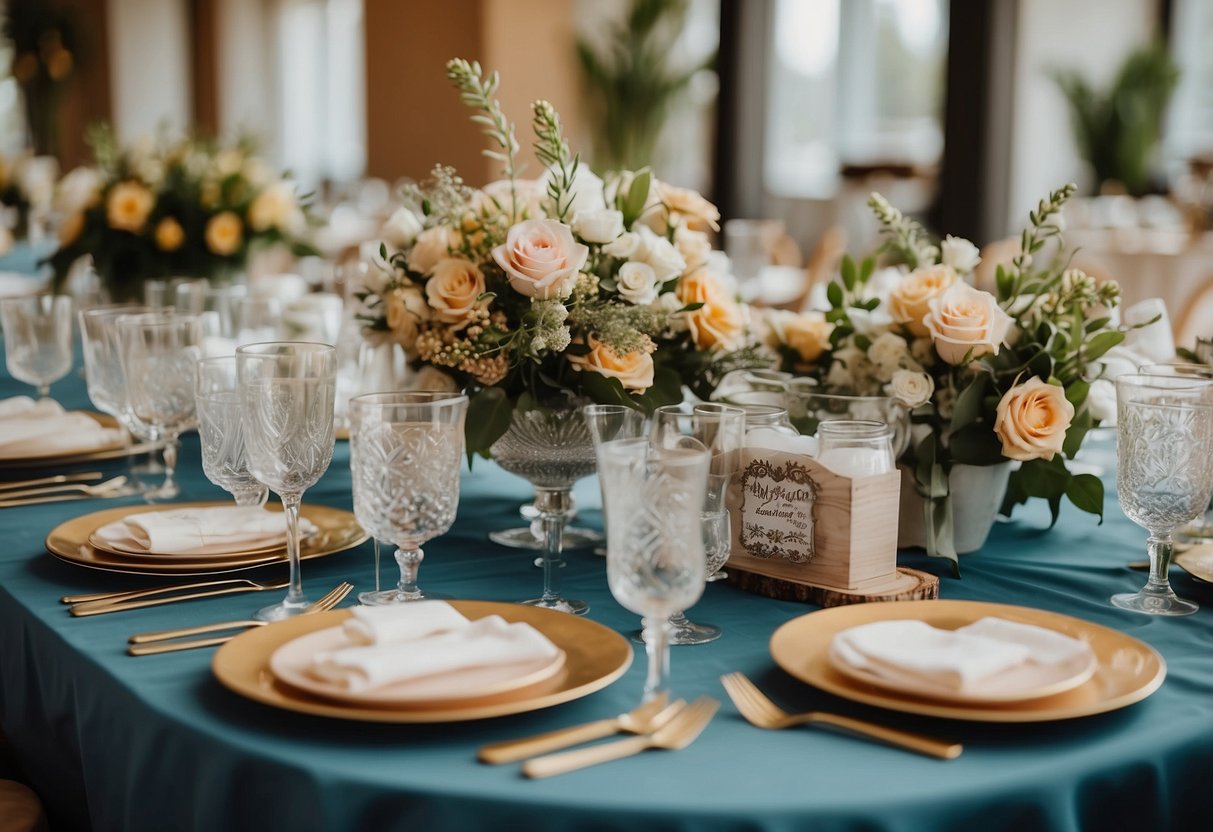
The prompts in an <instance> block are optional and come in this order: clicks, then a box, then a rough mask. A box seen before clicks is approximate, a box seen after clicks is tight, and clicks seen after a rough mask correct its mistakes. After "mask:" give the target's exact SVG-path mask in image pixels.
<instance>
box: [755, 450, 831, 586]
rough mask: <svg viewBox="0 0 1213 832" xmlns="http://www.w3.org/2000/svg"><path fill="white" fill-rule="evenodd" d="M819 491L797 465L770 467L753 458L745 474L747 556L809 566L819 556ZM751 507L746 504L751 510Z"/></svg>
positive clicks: (806, 471) (800, 466)
mask: <svg viewBox="0 0 1213 832" xmlns="http://www.w3.org/2000/svg"><path fill="white" fill-rule="evenodd" d="M819 491H820V486H819V485H818V484H817V482H816V481H815V480H814V479H813V477H812V475H811V474H810V473H809V469H808V468H806V467H805V466H804V465H801V464H800V463H798V462H788V463H787V464H785V465H778V466H776V465H771V463H770V462H768V461H767V460H765V459H755V460H754V461H753V462H751V463H750V464H749V465H748V466H746V469H745V471H744V472H743V473H742V475H741V508H740V515H741V533H740V535H739V537H738V540H739V542H740V543H741V546H742V548H743V549H745V551H746V554H748V555H750V556H752V557H756V558H768V559H770V558H779V559H780V560H786V561H788V562H789V563H811V562H812V561H813V559H814V558H815V557H816V556H817V549H816V545H815V543H814V536H815V529H816V526H817V494H818V492H819ZM747 504H748V505H747Z"/></svg>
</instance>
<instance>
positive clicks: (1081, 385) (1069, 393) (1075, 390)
mask: <svg viewBox="0 0 1213 832" xmlns="http://www.w3.org/2000/svg"><path fill="white" fill-rule="evenodd" d="M1090 392H1091V385H1090V384H1087V382H1085V381H1083V380H1082V379H1078V380H1077V381H1072V382H1070V386H1069V387H1067V388H1066V401H1068V402H1069V403H1070V404H1072V405H1074V407H1075V408H1079V407H1082V403H1083V402H1085V401H1086V400H1087V394H1088V393H1090Z"/></svg>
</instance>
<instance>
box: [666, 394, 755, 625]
mask: <svg viewBox="0 0 1213 832" xmlns="http://www.w3.org/2000/svg"><path fill="white" fill-rule="evenodd" d="M679 436H689V437H693V438H694V439H696V440H698V441H699V442H700V443H702V444H703V445H704V446H705V447H706V448H707V449H708V452H709V453H710V455H711V464H710V468H709V471H708V479H707V483H708V484H707V493H706V495H705V497H704V502H703V505H702V506H701V508H700V526H701V538H702V541H701V542H702V543H703V544H704V551H705V556H706V558H707V574H709V575H711V574H713V573H715V572H716V571H717V570H719V569H720V568H721V567H723V566H724V564H725V562H726V561H727V560H728V559H729V553H730V550H731V546H732V527H731V525H730V522H729V512H728V509H727V508H726V507H725V496H726V493H727V491H728V487H729V481H730V480H731V479H732V478H733V475H734V474H735V473H737V469H738V466H739V465H740V461H741V460H740V451H741V447H742V445H743V444H745V411H744V410H742V409H741V408H739V407H733V406H732V405H724V404H716V403H714V402H709V403H704V404H682V405H666V406H665V407H659V408H657V409H656V410H655V411H653V427H652V441H653V442H654V444H656V445H658V446H659V447H660V446H662V445H668V444H670V443H671V442H672V441H673V440H674V439H676V438H677V437H679ZM670 624H671V625H673V628H674V629H673V634H672V635H671V637H670V644H679V645H680V644H704V643H706V642H709V641H715V640H716V639H718V638H720V628H719V627H716V626H715V625H712V624H696V623H695V622H693V621H690V620H688V619H687V617H686V616H685V615H683V614H682V612H681V611H678V612H675V613H674V615H673V616H672V617H671V618H670Z"/></svg>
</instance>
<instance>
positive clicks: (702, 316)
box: [677, 269, 745, 350]
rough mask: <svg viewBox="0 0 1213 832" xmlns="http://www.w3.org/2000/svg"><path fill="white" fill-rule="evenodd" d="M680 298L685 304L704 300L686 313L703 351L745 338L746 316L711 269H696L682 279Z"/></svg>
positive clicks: (723, 346) (694, 338)
mask: <svg viewBox="0 0 1213 832" xmlns="http://www.w3.org/2000/svg"><path fill="white" fill-rule="evenodd" d="M677 294H678V299H679V300H680V301H682V303H683V305H684V306H686V305H689V304H692V303H702V304H703V306H701V307H699V308H698V309H694V310H692V311H690V312H687V313H686V322H687V327H688V328H689V329H690V331H691V340H693V341H694V342H695V346H696V347H698V348H699V349H701V350H711V349H727V348H729V347H732V346H733V345H735V344H736V343H737V342H738V341H740V340H741V337H742V335H743V334H744V332H745V316H744V315H743V314H742V311H741V307H740V306H738V305H737V302H736V301H734V300H733V299H732V298H731V297H729V295H728V293H727V292H725V290H724V287H722V286H721V285H720V282H719V281H718V280H717V279H716V277H715V276H714V275H713V274H712V273H711V272H709V271H708V270H707V269H696V270H695V271H693V272H691V273H690V274H688V275H685V276H684V277H682V278H681V279H680V280H679V281H678V288H677Z"/></svg>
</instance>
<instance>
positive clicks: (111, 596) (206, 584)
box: [59, 578, 278, 604]
mask: <svg viewBox="0 0 1213 832" xmlns="http://www.w3.org/2000/svg"><path fill="white" fill-rule="evenodd" d="M236 585H255V586H259V587H261V588H263V589H268V588H269V587H267V586H265V585H264V584H259V583H258V582H257V581H251V580H249V579H248V578H223V579H222V580H218V581H197V582H194V583H188V584H166V585H164V586H155V587H148V588H146V589H120V590H116V591H114V592H93V593H90V594H87V595H64V596H63V597H62V598H60V599H59V602H60V603H61V604H84V603H91V602H93V601H120V600H121V601H130V600H134V599H135V598H142V597H144V596H147V595H160V594H162V593H167V592H188V591H190V590H194V589H208V588H210V587H216V586H236ZM277 586H278V585H277V584H275V585H274V587H275V588H277Z"/></svg>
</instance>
